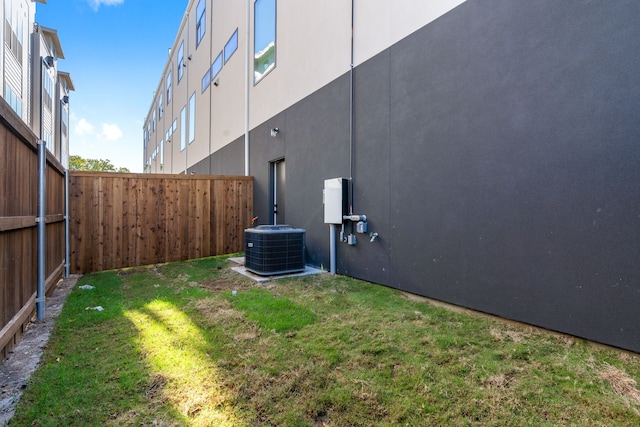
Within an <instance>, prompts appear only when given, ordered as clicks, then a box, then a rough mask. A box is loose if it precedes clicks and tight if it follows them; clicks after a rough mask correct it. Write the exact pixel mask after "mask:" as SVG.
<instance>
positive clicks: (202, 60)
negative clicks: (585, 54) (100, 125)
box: [143, 0, 461, 173]
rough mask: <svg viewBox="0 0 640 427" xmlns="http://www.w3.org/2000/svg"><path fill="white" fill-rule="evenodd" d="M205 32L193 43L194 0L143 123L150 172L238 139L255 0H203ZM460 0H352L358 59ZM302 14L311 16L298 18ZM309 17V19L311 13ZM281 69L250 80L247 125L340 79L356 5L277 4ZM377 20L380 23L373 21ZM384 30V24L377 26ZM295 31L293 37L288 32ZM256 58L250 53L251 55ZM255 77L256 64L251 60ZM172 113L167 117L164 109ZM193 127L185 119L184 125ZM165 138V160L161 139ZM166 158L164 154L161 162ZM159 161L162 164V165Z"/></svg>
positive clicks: (335, 0)
mask: <svg viewBox="0 0 640 427" xmlns="http://www.w3.org/2000/svg"><path fill="white" fill-rule="evenodd" d="M204 1H205V3H206V17H207V18H206V32H205V35H204V39H203V40H202V42H201V43H200V45H198V46H197V47H196V33H195V31H196V21H197V16H196V15H197V13H196V8H197V5H198V0H191V1H190V2H189V4H188V6H187V9H186V11H185V16H184V18H183V20H182V22H181V24H180V27H179V29H178V32H177V35H176V39H175V41H174V45H173V47H172V49H171V53H170V55H169V58H168V60H167V63H166V65H165V69H164V70H163V72H162V74H161V76H160V82H159V85H158V89H157V91H156V95H155V98H154V101H153V102H152V103H151V106H150V109H149V112H148V114H147V117H146V121H145V124H144V132H143V133H144V138H145V141H146V145H145V150H144V160H143V161H144V163H145V171H146V172H151V173H162V172H164V173H183V172H185V169H189V168H191V167H193V166H195V165H196V164H200V163H201V162H202V161H203V160H204V159H206V158H208V157H209V156H211V155H213V154H214V153H216V152H217V151H218V150H220V149H222V148H223V147H225V146H226V145H228V144H230V143H231V142H232V141H235V140H236V139H237V138H239V137H241V136H243V135H244V133H245V86H246V84H245V81H246V79H245V72H246V71H245V67H246V65H247V55H246V37H247V29H246V19H247V3H249V4H250V7H249V11H248V13H249V18H250V22H251V28H250V31H249V50H250V52H251V53H250V56H253V48H254V46H253V42H254V34H253V19H254V16H253V13H254V10H253V7H254V2H255V0H250V1H249V2H245V1H229V0H204ZM460 2H461V0H455V1H452V0H448V1H445V2H438V5H437V6H433V5H429V4H423V3H424V2H419V1H417V0H405V1H404V2H402V3H400V4H398V3H397V2H396V3H393V2H390V1H389V0H376V1H373V2H362V1H357V2H355V3H356V5H355V8H356V17H357V20H356V25H357V30H356V32H355V43H356V45H357V46H358V49H357V50H356V51H355V53H356V55H355V59H356V60H357V61H358V62H362V61H364V60H365V59H368V58H369V57H371V56H373V55H374V54H376V53H378V52H380V51H382V50H384V49H386V48H388V47H389V46H390V45H391V44H393V43H395V42H396V41H397V40H399V39H401V38H402V37H405V36H407V35H408V34H410V33H411V32H413V31H415V30H416V29H417V28H419V27H420V26H423V25H424V24H425V23H427V22H430V21H432V20H433V19H435V18H437V17H438V16H440V15H441V14H443V13H445V12H446V11H448V10H450V9H452V8H453V7H455V6H457V5H458V4H460ZM301 17H307V18H305V19H301ZM308 17H312V18H308ZM276 19H277V30H276V51H277V53H276V57H277V60H276V69H277V71H274V72H272V73H270V75H269V77H268V78H264V79H263V80H261V81H260V82H258V83H257V84H255V85H254V84H253V80H252V82H251V83H250V84H249V100H250V101H249V111H248V113H249V128H250V129H254V128H255V127H256V126H259V125H260V124H261V123H263V122H265V121H266V120H268V119H269V118H270V117H272V116H274V115H275V114H277V113H278V112H280V111H283V110H284V109H286V108H289V107H290V106H292V105H293V104H295V103H296V102H298V101H300V100H301V99H304V98H305V97H307V96H309V95H310V94H311V93H313V92H315V91H316V90H318V89H319V88H321V87H323V86H325V85H326V84H328V83H330V82H331V81H333V80H335V79H337V78H338V77H340V76H341V75H343V74H344V73H346V72H347V71H349V69H350V64H351V3H350V2H345V1H342V0H330V1H325V2H282V1H281V2H279V3H278V4H277V17H276ZM371 22H376V25H375V26H372V25H371V24H370V23H371ZM236 29H237V31H238V48H237V51H236V52H235V53H234V54H233V56H232V57H231V59H230V60H229V62H227V63H225V64H224V66H223V67H222V69H221V71H220V73H219V74H218V75H217V77H216V78H215V80H216V83H217V86H216V85H213V84H211V85H210V86H209V87H208V88H207V89H205V91H204V92H203V91H202V90H201V82H202V78H203V76H204V75H205V72H206V71H207V69H209V68H210V67H211V65H212V62H213V61H214V60H215V58H216V56H217V55H218V54H219V53H220V52H221V51H222V50H223V49H224V47H225V44H226V43H227V41H228V40H229V38H230V36H231V35H232V34H233V33H234V31H236ZM380 29H381V30H380ZM289 34H295V35H296V36H295V37H289V36H288V35H289ZM182 42H184V51H185V57H187V56H189V55H191V59H190V60H187V59H185V63H186V64H187V67H185V77H184V78H183V80H182V81H181V82H180V83H178V82H177V63H178V58H177V54H178V50H179V47H180V44H181V43H182ZM250 61H252V59H250ZM169 70H172V92H173V93H172V101H171V102H169V103H167V102H166V76H167V73H168V72H169ZM250 74H251V75H253V64H252V63H251V64H250ZM160 93H162V94H163V95H162V96H163V102H164V104H165V105H164V108H165V117H164V118H163V120H164V121H163V126H160V125H158V126H157V128H156V130H155V131H153V130H151V131H148V132H147V129H152V128H153V125H152V123H153V110H156V116H157V115H158V111H157V110H158V105H157V102H158V97H159V94H160ZM193 93H195V96H196V113H195V121H196V123H195V129H196V130H195V135H196V137H195V140H194V142H193V143H191V144H187V147H186V148H185V149H184V150H181V149H180V140H179V136H180V132H181V128H182V126H183V124H182V123H181V117H180V113H181V111H182V108H183V107H185V106H187V118H188V117H189V107H188V103H189V98H190V97H191V96H192V95H193ZM167 113H168V115H167ZM173 120H176V125H177V129H176V132H177V134H176V135H174V137H173V138H171V142H170V143H166V131H167V129H169V128H170V127H171V125H172V123H173ZM186 125H187V126H188V123H186ZM161 141H164V144H165V145H164V159H161V156H160V149H159V148H158V147H159V146H160V142H161ZM161 160H164V162H162V161H161ZM161 163H163V164H162V166H161Z"/></svg>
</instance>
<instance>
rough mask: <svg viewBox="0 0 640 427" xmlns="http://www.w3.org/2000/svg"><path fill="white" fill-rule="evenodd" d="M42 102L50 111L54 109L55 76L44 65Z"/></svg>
mask: <svg viewBox="0 0 640 427" xmlns="http://www.w3.org/2000/svg"><path fill="white" fill-rule="evenodd" d="M42 86H43V88H44V90H43V93H42V98H43V99H42V104H43V106H44V107H46V108H47V110H49V111H53V78H52V77H51V75H50V74H49V71H48V70H47V68H46V67H42Z"/></svg>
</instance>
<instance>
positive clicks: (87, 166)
mask: <svg viewBox="0 0 640 427" xmlns="http://www.w3.org/2000/svg"><path fill="white" fill-rule="evenodd" d="M69 170H72V171H76V170H77V171H93V172H122V173H129V172H130V170H129V169H128V168H116V167H115V166H114V165H113V164H111V161H110V160H108V159H106V160H103V159H85V158H82V157H80V156H69Z"/></svg>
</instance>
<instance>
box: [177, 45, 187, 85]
mask: <svg viewBox="0 0 640 427" xmlns="http://www.w3.org/2000/svg"><path fill="white" fill-rule="evenodd" d="M184 67H186V65H185V63H184V41H183V42H182V43H180V47H179V48H178V83H180V80H182V76H183V75H184Z"/></svg>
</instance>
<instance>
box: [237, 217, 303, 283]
mask: <svg viewBox="0 0 640 427" xmlns="http://www.w3.org/2000/svg"><path fill="white" fill-rule="evenodd" d="M305 235H306V232H305V230H303V229H301V228H294V227H291V226H288V225H259V226H258V227H255V228H248V229H246V230H244V259H245V261H244V266H245V268H246V269H247V270H249V271H252V272H254V273H256V274H259V275H263V276H264V275H276V274H284V273H294V272H298V271H303V270H304V269H305V256H304V251H305Z"/></svg>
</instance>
